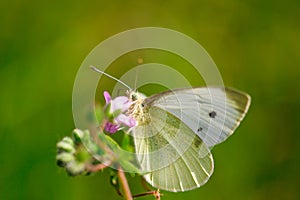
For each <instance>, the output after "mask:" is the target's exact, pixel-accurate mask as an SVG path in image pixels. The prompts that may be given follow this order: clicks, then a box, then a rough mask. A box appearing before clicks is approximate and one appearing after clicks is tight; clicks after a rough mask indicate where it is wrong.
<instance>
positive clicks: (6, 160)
mask: <svg viewBox="0 0 300 200" xmlns="http://www.w3.org/2000/svg"><path fill="white" fill-rule="evenodd" d="M299 9H300V2H299V1H297V0H286V1H282V2H276V1H251V0H248V1H239V0H229V1H217V0H212V1H205V2H204V1H196V0H194V1H192V0H187V1H152V2H146V1H90V0H88V1H55V0H54V1H53V0H52V1H47V0H45V1H37V0H28V1H18V0H15V1H6V0H4V1H1V2H0V24H1V31H0V55H1V57H0V74H1V84H0V91H1V98H0V112H1V115H0V117H1V120H0V141H1V146H0V169H1V174H0V199H72V200H73V199H74V200H77V199H120V198H119V197H118V196H117V195H116V193H115V191H114V189H113V188H112V187H111V186H110V185H109V176H108V173H107V172H104V173H99V174H97V175H95V176H90V177H75V178H70V177H68V176H67V175H66V173H65V172H64V171H63V170H62V169H60V168H58V167H57V166H56V165H55V155H56V148H55V145H56V142H57V141H59V140H60V139H61V138H62V137H63V136H65V135H70V134H71V131H72V129H73V128H74V123H73V119H72V87H73V83H74V80H75V76H76V72H77V70H78V68H79V67H80V65H81V62H82V61H83V60H84V58H85V57H86V56H87V54H88V53H89V52H90V51H91V50H92V49H93V48H94V47H95V46H96V45H97V44H98V43H99V42H101V41H103V40H105V39H107V38H108V37H109V36H112V35H114V34H117V33H119V32H121V31H125V30H128V29H131V28H136V27H143V26H158V27H165V28H170V29H174V30H177V31H180V32H182V33H184V34H186V35H188V36H190V37H192V38H193V39H195V40H196V41H198V42H199V43H200V44H201V45H203V47H204V48H205V49H206V50H207V51H208V52H209V54H210V55H211V57H212V58H213V59H214V61H215V63H216V64H217V66H218V67H219V70H220V72H221V73H222V76H223V80H224V82H225V84H226V85H227V86H231V87H236V88H239V89H242V90H244V91H246V92H248V93H249V94H251V96H252V105H251V107H250V110H249V113H248V115H247V116H246V119H245V120H244V122H243V123H242V124H241V126H240V127H239V128H238V130H237V131H236V133H235V134H234V135H233V136H232V137H231V138H230V139H229V140H228V141H226V142H225V143H223V144H221V145H218V146H217V147H215V148H214V149H213V154H214V159H215V172H214V174H213V176H212V177H211V179H210V181H209V182H208V183H207V184H206V185H205V186H203V187H201V188H200V189H197V190H193V191H189V192H185V193H178V194H174V193H164V194H165V195H164V196H163V198H162V199H163V200H167V199H185V200H188V199H206V200H208V199H251V200H254V199H255V200H256V199H258V200H259V199H273V200H276V199H300V191H299V187H300V179H299V177H300V176H299V175H300V174H299V164H300V150H299V140H300V134H299V133H300V132H299V127H298V126H299V122H300V117H299V113H300V106H299V102H300V92H299V90H300V87H299V86H300V84H299V83H298V81H299V78H300V76H299V72H300V60H299V53H300V40H299V35H300V26H299V19H300V12H299ZM174 42H176V41H174ZM129 57H130V56H129ZM161 58H162V56H161ZM99 59H101V58H99ZM174 59H175V58H174ZM128 60H129V63H130V61H132V63H131V64H130V65H128V66H133V65H135V64H136V63H134V62H136V57H134V56H131V57H130V59H128ZM133 60H134V62H133ZM161 60H162V62H163V60H164V59H163V58H162V59H161ZM166 60H167V61H166V64H168V60H169V59H166ZM149 61H151V60H149ZM171 63H172V62H171ZM173 63H174V62H173ZM114 64H115V65H116V63H114ZM175 64H176V63H175ZM126 66H127V65H124V66H123V65H122V63H120V62H119V63H118V64H117V66H115V67H113V68H111V69H112V70H110V72H111V73H112V74H113V75H117V76H118V72H120V70H119V69H121V68H122V70H124V69H125V68H126ZM124 67H125V68H124ZM177 68H178V66H177ZM125 71H126V70H125ZM181 71H183V73H184V71H185V69H184V68H181ZM120 75H121V74H120ZM107 81H109V82H108V83H107V85H108V86H107V87H108V88H110V87H112V86H113V84H114V82H113V81H111V80H107ZM194 84H195V85H196V84H197V83H195V82H194ZM199 84H202V82H200V83H199ZM130 184H131V186H132V190H133V192H140V191H141V190H142V188H141V186H140V184H139V179H130ZM141 199H154V198H153V197H146V198H141Z"/></svg>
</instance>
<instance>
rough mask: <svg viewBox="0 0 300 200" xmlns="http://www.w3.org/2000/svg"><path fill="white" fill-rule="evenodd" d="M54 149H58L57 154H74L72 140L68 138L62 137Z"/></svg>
mask: <svg viewBox="0 0 300 200" xmlns="http://www.w3.org/2000/svg"><path fill="white" fill-rule="evenodd" d="M56 147H57V149H58V152H68V153H74V152H75V148H74V143H73V140H72V139H71V138H69V137H64V138H63V139H62V140H61V141H60V142H58V143H57V144H56Z"/></svg>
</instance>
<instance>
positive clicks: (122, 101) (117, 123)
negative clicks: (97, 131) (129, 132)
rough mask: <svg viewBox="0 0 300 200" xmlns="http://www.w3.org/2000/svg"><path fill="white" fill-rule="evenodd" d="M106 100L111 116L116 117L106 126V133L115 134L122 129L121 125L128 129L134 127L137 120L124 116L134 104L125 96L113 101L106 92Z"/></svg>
mask: <svg viewBox="0 0 300 200" xmlns="http://www.w3.org/2000/svg"><path fill="white" fill-rule="evenodd" d="M104 98H105V102H106V106H108V105H110V108H109V109H110V110H109V113H108V114H109V115H111V116H114V114H115V115H116V116H114V117H113V119H112V121H108V122H106V124H105V128H104V129H105V131H107V132H109V133H115V132H116V131H117V130H119V129H120V127H121V125H123V126H124V125H125V126H128V127H130V128H131V127H134V126H135V125H136V124H137V123H136V121H135V119H133V118H132V117H130V116H127V115H125V114H124V112H125V111H127V110H128V109H129V107H130V106H131V104H132V102H131V101H130V100H129V99H128V97H125V96H119V97H116V98H115V99H111V96H110V94H109V93H108V92H106V91H105V92H104Z"/></svg>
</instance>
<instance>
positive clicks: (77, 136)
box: [72, 129, 84, 145]
mask: <svg viewBox="0 0 300 200" xmlns="http://www.w3.org/2000/svg"><path fill="white" fill-rule="evenodd" d="M72 135H73V138H74V142H75V143H76V144H77V145H78V144H81V143H82V138H83V136H84V133H83V131H82V130H80V129H74V130H73V133H72Z"/></svg>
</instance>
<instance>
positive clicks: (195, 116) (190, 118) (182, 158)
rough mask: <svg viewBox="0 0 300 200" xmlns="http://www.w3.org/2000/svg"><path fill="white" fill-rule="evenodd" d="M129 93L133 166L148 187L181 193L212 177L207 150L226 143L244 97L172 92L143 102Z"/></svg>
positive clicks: (220, 91) (214, 90)
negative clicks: (132, 125)
mask: <svg viewBox="0 0 300 200" xmlns="http://www.w3.org/2000/svg"><path fill="white" fill-rule="evenodd" d="M139 96H140V95H139V94H138V93H131V95H130V97H131V99H132V100H133V101H134V103H133V105H132V107H131V108H130V110H129V114H130V115H131V116H132V117H134V118H135V119H136V121H137V122H138V126H136V127H134V128H133V130H132V134H133V137H134V143H135V151H136V155H137V160H138V162H139V163H140V166H141V168H142V170H144V171H147V172H149V173H148V174H146V175H144V178H145V179H146V181H147V182H148V183H150V184H151V185H152V186H154V187H156V188H159V189H163V190H167V191H172V192H178V191H186V190H192V189H194V188H198V187H200V186H201V185H203V184H205V183H206V182H207V181H208V179H209V178H210V176H211V175H212V173H213V169H214V162H213V157H212V154H211V153H210V148H212V147H213V146H214V145H216V144H218V143H220V142H223V141H224V140H226V139H227V138H228V137H229V136H230V135H231V134H232V133H233V132H234V130H235V129H236V128H237V126H238V125H239V123H240V121H241V120H242V119H243V118H244V116H245V114H246V112H247V111H248V108H249V105H250V96H249V95H247V94H245V93H242V92H239V91H237V90H234V89H229V88H218V87H208V88H192V89H175V90H172V91H166V92H163V93H160V94H156V95H153V96H150V97H148V98H142V97H139Z"/></svg>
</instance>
